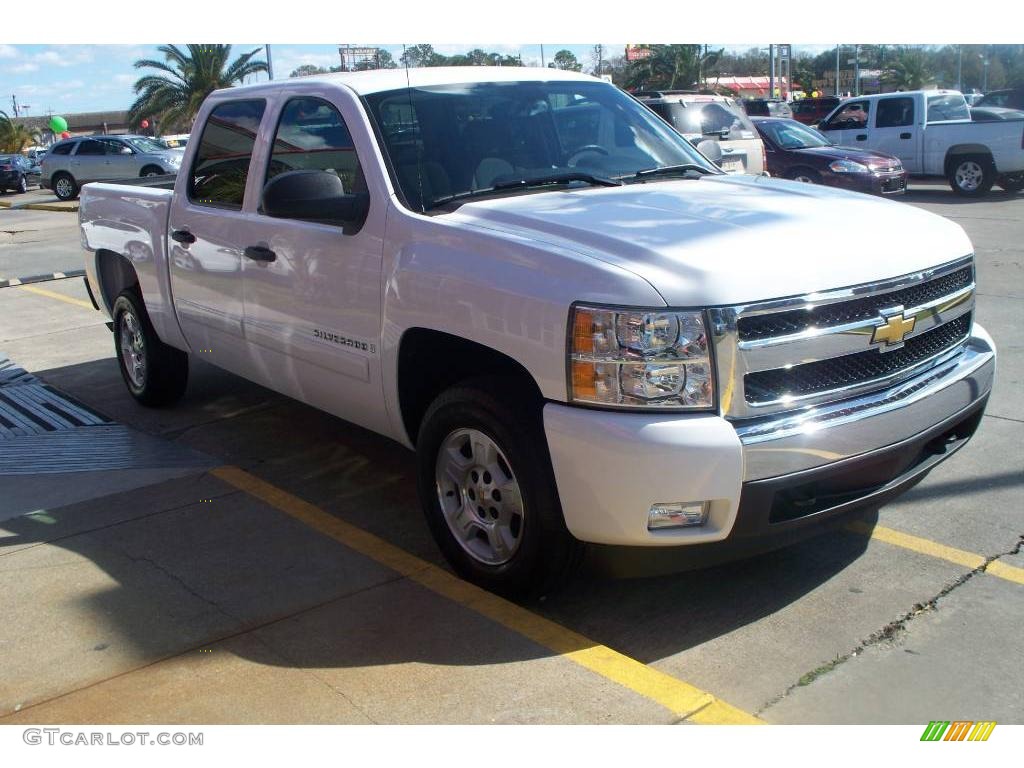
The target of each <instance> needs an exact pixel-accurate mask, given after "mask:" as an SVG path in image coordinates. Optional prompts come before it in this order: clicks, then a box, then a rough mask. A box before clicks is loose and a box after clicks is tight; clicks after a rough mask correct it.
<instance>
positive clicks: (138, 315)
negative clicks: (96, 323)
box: [113, 287, 188, 406]
mask: <svg viewBox="0 0 1024 768" xmlns="http://www.w3.org/2000/svg"><path fill="white" fill-rule="evenodd" d="M113 315H114V349H115V351H116V352H117V362H118V364H119V366H120V368H121V376H122V377H123V378H124V383H125V384H126V385H127V386H128V391H129V392H131V394H132V397H134V398H135V399H136V400H138V401H139V402H140V403H142V404H143V405H151V406H160V405H170V404H171V403H173V402H175V401H176V400H178V399H179V398H180V397H181V396H182V395H183V394H184V392H185V387H186V386H187V384H188V355H187V354H185V353H184V352H182V351H181V350H179V349H175V348H174V347H171V346H168V345H167V344H164V343H163V342H162V341H160V338H159V337H158V336H157V335H156V331H155V330H154V329H153V324H152V323H151V322H150V320H149V315H147V314H146V307H145V305H144V304H143V303H142V299H141V297H140V296H139V293H138V289H137V288H134V287H133V288H126V289H125V290H123V291H122V292H121V293H120V295H118V297H117V299H116V300H115V301H114V308H113Z"/></svg>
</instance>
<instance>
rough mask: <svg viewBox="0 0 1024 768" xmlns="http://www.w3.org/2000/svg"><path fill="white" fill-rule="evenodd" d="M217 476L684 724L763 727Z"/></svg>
mask: <svg viewBox="0 0 1024 768" xmlns="http://www.w3.org/2000/svg"><path fill="white" fill-rule="evenodd" d="M212 474H214V475H215V476H216V477H218V478H220V479H221V480H223V481H224V482H226V483H230V484H231V485H233V486H234V487H236V488H238V489H239V490H242V491H245V492H246V493H248V494H249V495H250V496H254V497H256V498H257V499H260V500H261V501H264V502H266V503H267V504H269V505H270V506H272V507H275V508H277V509H279V510H280V511H282V512H284V513H285V514H287V515H290V516H291V517H293V518H295V519H296V520H299V521H301V522H303V523H305V524H306V525H308V526H309V527H311V528H313V529H314V530H316V531H319V532H320V533H322V534H324V535H326V536H330V537H331V538H332V539H335V540H336V541H339V542H341V543H342V544H344V545H345V546H347V547H349V548H350V549H354V550H355V551H357V552H359V553H360V554H363V555H365V556H367V557H369V558H370V559H372V560H375V561H377V562H378V563H380V564H381V565H384V566H387V567H388V568H390V569H392V570H394V571H397V572H398V573H400V574H402V575H403V576H405V577H407V578H409V579H411V580H412V581H415V582H416V583H417V584H420V585H422V586H424V587H426V588H427V589H429V590H431V591H432V592H435V593H436V594H439V595H442V596H444V597H446V598H448V599H450V600H453V601H454V602H457V603H459V604H460V605H463V606H466V607H467V608H470V609H471V610H474V611H476V612H477V613H479V614H481V615H483V616H486V617H487V618H489V619H491V620H492V621H495V622H497V623H498V624H501V625H502V626H504V627H507V628H508V629H510V630H512V631H513V632H516V633H517V634H520V635H522V636H524V637H527V638H529V639H530V640H532V641H533V642H535V643H537V644H538V645H542V646H544V647H545V648H548V649H549V650H551V651H554V652H555V653H557V654H559V655H561V656H563V657H564V658H566V659H568V660H569V661H572V662H574V663H576V664H579V665H580V666H581V667H584V668H585V669H588V670H590V671H591V672H594V673H596V674H598V675H601V676H602V677H604V678H606V679H608V680H611V681H613V682H615V683H618V684H619V685H621V686H623V687H624V688H628V689H629V690H631V691H633V692H635V693H638V694H640V695H641V696H643V697H645V698H647V699H650V700H651V701H654V702H657V703H658V704H660V705H661V706H663V707H665V708H666V709H668V710H669V711H670V712H671V713H672V714H673V715H675V716H676V717H677V718H683V719H686V720H688V721H690V722H693V723H706V724H719V725H721V724H728V725H749V724H755V723H761V722H763V721H761V720H759V719H758V718H756V717H754V716H753V715H750V714H748V713H746V712H744V711H743V710H740V709H737V708H736V707H733V706H731V705H730V704H727V703H725V702H724V701H721V700H719V699H717V698H715V697H714V696H712V695H711V694H710V693H708V692H707V691H702V690H701V689H699V688H696V687H694V686H692V685H690V684H689V683H685V682H683V681H682V680H678V679H677V678H674V677H672V676H671V675H667V674H665V673H664V672H659V671H658V670H656V669H654V668H652V667H649V666H647V665H646V664H643V663H642V662H639V661H637V660H636V659H632V658H630V657H629V656H626V655H624V654H621V653H619V652H618V651H614V650H612V649H611V648H608V647H606V646H603V645H600V644H599V643H596V642H594V641H593V640H590V639H588V638H586V637H584V636H583V635H580V634H578V633H576V632H573V631H572V630H570V629H566V628H565V627H563V626H562V625H560V624H557V623H555V622H553V621H551V620H549V619H546V618H544V617H543V616H539V615H537V614H535V613H533V612H532V611H528V610H526V609H525V608H522V607H520V606H518V605H516V604H515V603H512V602H509V601H508V600H505V599H503V598H500V597H498V596H496V595H493V594H491V593H490V592H487V591H486V590H483V589H480V588H479V587H476V586H474V585H472V584H470V583H468V582H465V581H462V580H461V579H460V578H458V577H457V576H454V575H452V574H450V573H448V571H445V570H444V569H442V568H439V567H437V566H436V565H433V564H431V563H428V562H427V561H425V560H421V559H420V558H418V557H416V556H414V555H411V554H409V553H408V552H406V551H405V550H403V549H400V548H398V547H396V546H394V545H392V544H389V543H388V542H386V541H384V540H383V539H381V538H378V537H377V536H374V535H373V534H371V533H368V532H366V531H364V530H362V529H361V528H357V527H356V526H354V525H350V524H349V523H346V522H344V521H343V520H339V519H338V518H336V517H334V516H333V515H330V514H328V513H327V512H324V511H323V510H322V509H320V508H319V507H316V506H314V505H313V504H310V503H309V502H307V501H303V500H302V499H300V498H299V497H297V496H294V495H292V494H290V493H288V492H287V491H284V490H282V489H280V488H278V487H276V486H274V485H271V484H270V483H267V482H265V481H263V480H260V479H259V478H258V477H255V476H254V475H251V474H249V473H248V472H246V471H244V470H242V469H239V468H238V467H231V466H225V467H218V468H217V469H214V470H213V473H212Z"/></svg>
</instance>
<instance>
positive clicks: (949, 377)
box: [735, 324, 996, 482]
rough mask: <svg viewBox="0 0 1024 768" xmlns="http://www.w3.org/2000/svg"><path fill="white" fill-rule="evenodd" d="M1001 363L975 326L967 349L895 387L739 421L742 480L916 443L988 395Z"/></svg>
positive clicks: (807, 468) (757, 478)
mask: <svg viewBox="0 0 1024 768" xmlns="http://www.w3.org/2000/svg"><path fill="white" fill-rule="evenodd" d="M995 364H996V349H995V344H994V343H993V341H992V338H991V337H990V336H989V335H988V333H986V331H985V329H984V328H982V327H981V326H980V325H977V324H975V325H974V329H973V331H972V333H971V336H970V338H968V339H967V341H966V342H965V344H964V345H963V346H962V347H958V348H957V349H956V350H953V351H952V352H951V353H950V354H949V355H947V356H945V357H944V358H940V360H939V361H938V362H937V363H936V364H935V365H934V366H933V367H931V368H929V369H928V370H927V371H925V372H923V373H921V374H919V375H917V376H915V377H914V378H911V379H907V380H905V381H901V382H900V383H899V384H896V385H894V386H892V387H889V388H888V389H882V390H879V391H876V392H872V393H870V394H866V395H861V396H859V397H854V398H850V399H848V400H843V401H840V402H836V403H830V404H828V405H822V406H818V407H815V408H811V409H808V410H805V411H800V412H799V413H796V414H793V413H790V414H779V415H778V416H775V417H772V418H766V419H758V420H756V421H753V420H751V421H743V422H736V423H735V427H736V434H737V436H738V437H739V439H740V443H741V444H742V446H743V480H744V482H749V481H754V480H764V479H767V478H773V477H779V476H782V475H789V474H793V473H796V472H803V471H805V470H809V469H813V468H815V467H819V466H822V465H825V464H831V463H834V462H837V461H842V460H844V459H849V458H852V457H854V456H859V455H863V454H867V453H870V452H872V451H875V450H878V449H880V448H884V447H886V446H890V445H894V444H896V443H899V442H901V441H903V440H906V439H908V438H911V437H913V436H915V435H917V434H918V433H920V432H922V431H924V430H926V429H928V428H929V427H932V426H934V425H935V424H938V423H940V422H942V421H944V420H946V419H948V418H949V417H951V416H953V415H955V414H957V413H960V412H961V411H964V410H966V409H968V408H970V407H971V406H973V405H974V404H976V403H977V402H979V401H981V400H983V399H984V398H985V397H987V396H988V393H989V392H990V391H991V389H992V382H993V379H994V377H995Z"/></svg>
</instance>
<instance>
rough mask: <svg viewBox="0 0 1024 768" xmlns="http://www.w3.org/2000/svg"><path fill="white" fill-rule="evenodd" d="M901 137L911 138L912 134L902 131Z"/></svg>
mask: <svg viewBox="0 0 1024 768" xmlns="http://www.w3.org/2000/svg"><path fill="white" fill-rule="evenodd" d="M900 138H901V139H909V138H910V134H909V133H901V134H900Z"/></svg>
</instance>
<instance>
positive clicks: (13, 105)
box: [11, 93, 18, 117]
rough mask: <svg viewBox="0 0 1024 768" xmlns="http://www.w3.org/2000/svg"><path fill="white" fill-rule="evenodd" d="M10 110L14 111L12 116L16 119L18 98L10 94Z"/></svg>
mask: <svg viewBox="0 0 1024 768" xmlns="http://www.w3.org/2000/svg"><path fill="white" fill-rule="evenodd" d="M11 109H12V110H13V111H14V116H15V117H18V97H17V96H16V95H14V94H13V93H12V94H11Z"/></svg>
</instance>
